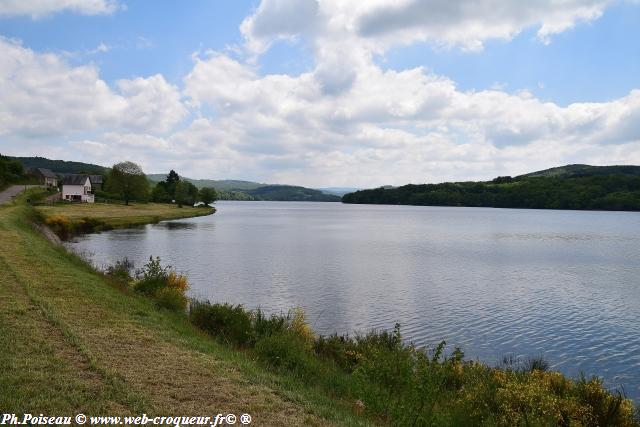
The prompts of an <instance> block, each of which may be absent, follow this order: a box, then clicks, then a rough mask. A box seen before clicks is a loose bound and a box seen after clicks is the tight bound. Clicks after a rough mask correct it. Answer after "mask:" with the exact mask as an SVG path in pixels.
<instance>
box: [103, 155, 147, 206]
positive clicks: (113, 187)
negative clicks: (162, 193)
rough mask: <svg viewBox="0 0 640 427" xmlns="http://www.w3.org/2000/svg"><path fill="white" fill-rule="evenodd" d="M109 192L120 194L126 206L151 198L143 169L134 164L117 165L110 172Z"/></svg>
mask: <svg viewBox="0 0 640 427" xmlns="http://www.w3.org/2000/svg"><path fill="white" fill-rule="evenodd" d="M107 191H109V192H110V193H115V194H119V195H120V197H121V198H122V200H124V204H125V205H128V204H129V202H130V201H131V200H146V199H147V198H148V197H149V181H147V177H146V176H145V174H144V172H143V171H142V168H141V167H140V166H138V165H137V164H135V163H133V162H122V163H116V164H115V165H113V167H112V168H111V171H110V172H109V177H108V179H107Z"/></svg>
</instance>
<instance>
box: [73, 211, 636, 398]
mask: <svg viewBox="0 0 640 427" xmlns="http://www.w3.org/2000/svg"><path fill="white" fill-rule="evenodd" d="M69 245H70V246H71V247H73V248H76V249H78V250H81V251H86V252H90V253H93V254H95V255H94V257H93V259H94V261H95V263H96V264H97V265H99V266H100V265H103V264H104V263H106V262H113V261H115V260H116V259H119V258H122V257H123V256H127V257H128V258H129V259H131V260H133V261H134V262H135V264H136V267H140V266H141V265H142V264H144V262H145V261H146V260H148V258H149V256H150V255H154V256H156V255H158V256H160V257H161V258H162V260H163V261H164V262H165V263H167V264H171V265H174V266H177V267H178V268H179V269H180V270H182V271H183V272H185V273H187V274H188V275H189V278H190V282H191V283H192V293H193V295H195V296H198V297H201V298H207V299H210V300H212V301H228V302H232V303H241V304H244V305H246V306H248V307H257V306H261V307H262V308H263V309H265V310H268V311H269V310H271V311H281V310H288V309H289V308H292V307H295V306H301V307H303V308H304V309H305V310H306V311H307V313H308V314H309V319H310V320H311V322H312V324H313V326H314V328H315V329H316V330H318V331H320V332H323V333H331V332H340V333H343V332H353V331H364V330H367V329H370V328H387V329H390V328H392V327H393V324H394V323H395V322H400V323H401V324H402V326H403V332H404V335H405V337H406V338H408V339H410V340H412V341H414V342H415V343H417V344H420V345H423V344H431V345H432V344H434V343H437V342H439V341H440V340H442V339H445V340H447V342H448V343H449V344H450V345H459V346H461V347H462V348H463V349H464V350H465V352H466V354H467V356H468V357H470V358H480V359H482V360H484V361H487V362H489V363H495V362H497V361H499V360H501V359H502V357H503V356H504V355H506V354H515V355H517V356H518V355H522V356H526V355H539V354H542V355H544V356H545V357H546V358H547V359H548V360H549V361H550V363H551V365H552V367H554V368H556V369H559V370H562V371H563V372H565V373H567V374H570V375H577V374H578V373H579V371H584V372H586V373H588V374H597V375H600V376H603V377H604V378H605V379H606V381H607V384H608V385H609V386H620V385H624V387H625V391H626V392H627V394H628V395H630V396H632V397H634V398H636V399H637V398H640V322H639V321H638V319H640V259H639V254H640V214H638V213H625V212H576V211H537V210H503V209H476V208H435V207H434V208H430V207H411V206H354V205H341V204H335V203H287V202H219V203H218V212H217V213H216V214H215V215H213V216H209V217H200V218H193V219H188V220H180V221H176V222H164V223H160V224H154V225H149V226H146V227H144V228H138V229H133V230H114V231H109V232H105V233H101V234H95V235H90V236H85V237H83V238H80V239H78V240H77V241H76V242H75V243H70V244H69Z"/></svg>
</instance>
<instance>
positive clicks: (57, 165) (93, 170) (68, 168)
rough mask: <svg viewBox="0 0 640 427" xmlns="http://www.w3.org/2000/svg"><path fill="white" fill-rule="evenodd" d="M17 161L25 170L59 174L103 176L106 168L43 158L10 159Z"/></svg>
mask: <svg viewBox="0 0 640 427" xmlns="http://www.w3.org/2000/svg"><path fill="white" fill-rule="evenodd" d="M12 158H13V159H16V160H18V161H19V162H20V163H22V165H23V166H24V167H25V169H33V168H44V169H50V170H52V171H53V172H56V173H59V174H65V173H86V174H90V175H104V174H105V173H106V172H107V168H105V167H104V166H100V165H94V164H92V163H82V162H69V161H65V160H50V159H46V158H44V157H12Z"/></svg>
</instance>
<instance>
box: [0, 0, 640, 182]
mask: <svg viewBox="0 0 640 427" xmlns="http://www.w3.org/2000/svg"><path fill="white" fill-rule="evenodd" d="M639 41H640V1H638V0H519V1H499V0H458V1H456V2H451V1H450V0H368V1H366V2H363V1H358V0H261V1H258V0H251V1H245V0H233V1H231V0H229V1H222V0H220V1H208V0H191V1H188V2H178V1H168V0H136V1H128V0H0V153H2V154H5V155H15V156H34V155H39V156H44V157H48V158H53V159H64V160H75V161H84V162H89V163H97V164H102V165H106V166H108V165H111V164H114V163H116V162H119V161H123V160H131V161H134V162H137V163H139V164H140V165H141V166H142V167H143V169H144V170H145V171H146V172H147V173H166V172H167V171H168V170H169V169H175V170H176V171H178V173H180V174H181V175H185V176H188V177H192V178H213V179H244V180H252V181H259V182H268V183H281V184H297V185H305V186H310V187H329V186H341V187H358V188H368V187H376V186H381V185H402V184H406V183H410V182H411V183H424V182H441V181H451V180H454V181H465V180H484V179H491V178H493V177H495V176H500V175H518V174H522V173H527V172H530V171H534V170H540V169H545V168H549V167H554V166H559V165H563V164H570V163H588V164H594V165H610V164H640V42H639Z"/></svg>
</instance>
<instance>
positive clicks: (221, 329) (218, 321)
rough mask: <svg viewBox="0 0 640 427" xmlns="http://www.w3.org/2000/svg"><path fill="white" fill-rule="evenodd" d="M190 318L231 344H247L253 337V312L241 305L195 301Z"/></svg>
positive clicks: (197, 324)
mask: <svg viewBox="0 0 640 427" xmlns="http://www.w3.org/2000/svg"><path fill="white" fill-rule="evenodd" d="M189 320H190V321H191V322H192V323H193V324H194V325H196V326H198V327H199V328H200V329H202V330H204V331H206V332H208V333H209V334H211V335H213V336H215V337H217V338H219V339H221V340H222V341H224V342H227V343H230V344H235V345H246V344H248V343H249V342H250V340H251V338H252V327H251V314H250V313H249V312H248V311H246V310H245V309H244V308H243V307H242V306H241V305H236V306H234V305H231V304H226V303H225V304H211V303H210V302H208V301H204V302H203V301H195V302H193V303H192V304H191V307H190V309H189Z"/></svg>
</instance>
